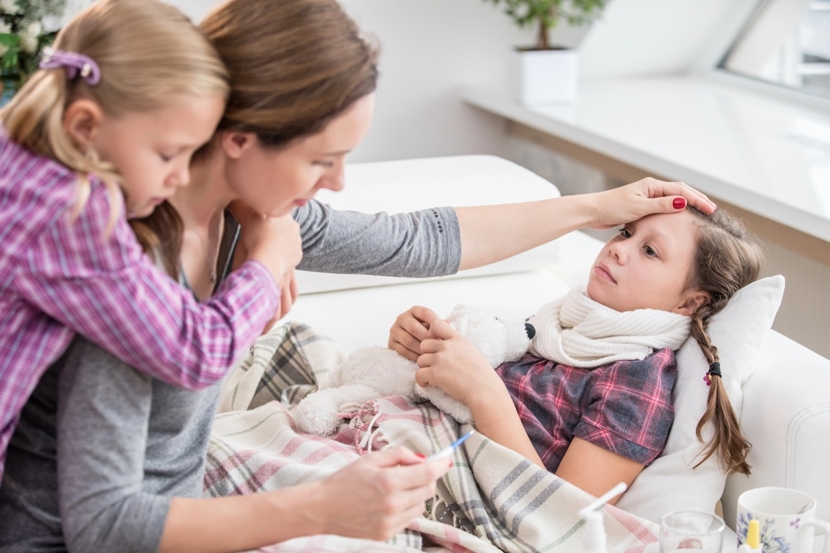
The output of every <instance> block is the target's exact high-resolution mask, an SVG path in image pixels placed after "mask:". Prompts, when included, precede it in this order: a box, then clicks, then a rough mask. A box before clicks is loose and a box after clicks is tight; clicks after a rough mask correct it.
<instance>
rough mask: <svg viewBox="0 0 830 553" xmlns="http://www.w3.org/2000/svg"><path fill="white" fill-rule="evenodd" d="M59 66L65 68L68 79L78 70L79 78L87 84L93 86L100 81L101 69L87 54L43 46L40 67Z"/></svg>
mask: <svg viewBox="0 0 830 553" xmlns="http://www.w3.org/2000/svg"><path fill="white" fill-rule="evenodd" d="M59 67H65V68H66V78H67V79H69V80H70V81H71V80H72V79H74V78H75V77H77V76H78V73H79V72H80V75H81V78H83V80H85V81H86V84H88V85H89V86H95V85H97V84H98V83H100V82H101V70H100V69H99V68H98V64H97V63H95V61H94V60H93V59H92V58H90V57H89V56H85V55H83V54H78V53H76V52H64V51H62V50H55V49H54V48H51V47H48V46H47V47H46V48H44V49H43V59H42V60H41V61H40V68H41V69H58V68H59Z"/></svg>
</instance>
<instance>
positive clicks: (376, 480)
mask: <svg viewBox="0 0 830 553" xmlns="http://www.w3.org/2000/svg"><path fill="white" fill-rule="evenodd" d="M450 465H451V462H450V461H449V460H447V459H441V460H438V461H431V462H427V461H424V459H423V456H418V455H416V454H415V453H413V452H411V451H410V450H408V449H406V448H404V447H396V448H393V449H389V450H386V451H381V452H379V453H372V454H370V455H366V456H365V457H362V458H361V459H359V460H357V461H355V462H354V463H352V464H351V465H349V466H348V467H346V468H344V469H342V470H340V471H338V472H336V473H334V474H333V475H331V476H329V477H328V478H326V479H325V480H322V481H320V482H317V483H315V484H312V485H311V486H313V488H314V491H313V492H311V497H310V498H311V499H312V500H313V502H314V503H316V505H317V508H315V509H309V510H308V516H309V517H313V518H314V519H316V521H313V523H312V526H313V527H316V528H320V529H321V531H320V532H319V533H321V534H337V535H340V536H347V537H353V538H363V539H371V540H378V541H383V540H388V539H389V538H391V537H392V536H394V535H395V534H397V533H398V532H401V531H402V530H403V529H404V528H406V526H407V525H408V524H409V523H410V522H411V521H412V520H413V519H415V518H417V517H419V516H421V515H422V514H423V512H424V508H425V505H424V502H425V501H426V500H428V499H430V498H431V497H433V496H434V495H435V481H436V480H437V479H438V478H440V477H441V476H443V475H444V474H446V472H447V470H448V469H449V468H450Z"/></svg>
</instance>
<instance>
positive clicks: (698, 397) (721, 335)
mask: <svg viewBox="0 0 830 553" xmlns="http://www.w3.org/2000/svg"><path fill="white" fill-rule="evenodd" d="M783 295H784V277H783V276H781V275H777V276H772V277H767V278H764V279H761V280H758V281H756V282H753V283H752V284H750V285H749V286H746V287H745V288H743V289H741V290H739V291H738V292H737V293H736V294H735V296H734V297H733V298H732V300H730V302H729V304H728V305H727V306H726V308H724V310H723V311H721V312H720V313H718V314H717V315H715V316H714V317H712V320H711V322H710V323H709V327H708V329H707V331H708V334H709V337H710V339H711V340H712V344H714V345H715V346H717V348H718V357H719V358H720V363H721V372H722V373H723V383H724V384H725V385H726V390H727V394H728V395H729V399H730V400H731V402H732V405H733V407H734V408H735V412H736V413H738V414H739V416H740V412H741V405H742V402H743V393H742V391H741V387H742V386H743V384H744V382H746V380H747V379H748V378H749V376H750V375H751V374H752V372H753V371H754V370H755V367H756V365H757V362H758V354H759V352H760V350H761V345H762V344H763V343H764V338H765V337H766V334H767V331H768V330H769V329H770V328H771V327H772V321H773V320H774V319H775V314H776V313H777V312H778V307H779V306H780V305H781V298H782V297H783ZM677 369H678V378H677V384H675V387H674V393H673V399H674V412H675V414H674V424H673V425H672V428H671V431H670V433H669V439H668V442H667V443H666V448H665V449H664V450H663V453H662V454H661V455H660V457H658V458H657V459H656V460H655V461H654V463H652V464H651V465H649V466H648V467H646V468H645V470H643V472H642V473H640V475H639V476H638V477H637V479H636V480H635V481H634V483H633V484H632V486H631V488H630V489H629V490H628V491H627V492H626V493H625V494H624V495H623V496H622V497H621V498H620V500H619V501H618V502H617V507H619V508H621V509H624V510H626V511H628V512H631V513H634V514H636V515H639V516H641V517H644V518H647V519H651V520H654V521H659V520H660V517H661V516H663V515H664V514H666V513H670V512H672V511H678V510H694V511H704V512H710V513H711V512H714V509H715V504H716V503H717V502H718V501H719V500H720V498H721V496H722V495H723V489H724V486H725V484H726V473H725V472H724V471H723V470H722V469H721V468H719V467H718V462H717V460H716V456H715V455H713V456H712V457H710V458H709V459H708V460H707V461H706V462H705V463H703V464H702V465H701V466H699V467H698V468H696V469H693V467H694V466H695V465H696V464H697V463H698V462H700V459H701V458H700V457H699V456H698V455H699V453H700V452H701V451H703V449H704V447H705V445H704V444H701V443H700V442H699V441H698V440H697V437H696V436H695V428H697V423H698V421H699V420H700V417H701V416H702V415H703V413H704V412H705V411H706V398H707V397H708V395H709V387H708V386H707V385H706V383H705V381H704V379H703V378H704V376H705V375H706V373H707V372H708V370H709V365H708V363H707V362H706V358H705V357H704V356H703V352H702V351H701V350H700V347H699V346H698V345H697V342H696V341H695V339H694V338H691V337H690V338H689V339H688V340H686V342H685V343H684V344H683V346H681V348H680V350H679V351H678V353H677ZM710 436H711V431H710V432H709V433H707V432H706V431H704V434H703V437H704V439H705V440H706V441H708V439H709V437H710Z"/></svg>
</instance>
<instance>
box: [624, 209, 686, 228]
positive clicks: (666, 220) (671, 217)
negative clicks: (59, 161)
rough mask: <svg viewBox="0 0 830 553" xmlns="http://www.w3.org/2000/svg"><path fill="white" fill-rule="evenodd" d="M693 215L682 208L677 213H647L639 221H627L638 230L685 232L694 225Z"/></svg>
mask: <svg viewBox="0 0 830 553" xmlns="http://www.w3.org/2000/svg"><path fill="white" fill-rule="evenodd" d="M694 224H695V223H694V215H692V214H691V213H690V212H688V211H686V210H683V211H680V212H678V213H658V214H655V215H648V216H646V217H643V218H642V219H640V220H639V221H634V222H632V223H629V225H630V226H631V227H633V228H634V229H635V230H638V231H646V230H648V231H652V232H659V233H665V234H686V233H688V232H689V230H690V229H691V228H693V226H694Z"/></svg>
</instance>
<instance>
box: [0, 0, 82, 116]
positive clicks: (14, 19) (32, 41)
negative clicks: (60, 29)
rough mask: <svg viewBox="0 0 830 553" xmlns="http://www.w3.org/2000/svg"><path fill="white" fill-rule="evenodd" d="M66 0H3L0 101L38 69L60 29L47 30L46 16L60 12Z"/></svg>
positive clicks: (1, 4) (58, 14)
mask: <svg viewBox="0 0 830 553" xmlns="http://www.w3.org/2000/svg"><path fill="white" fill-rule="evenodd" d="M65 8H66V0H0V84H2V94H0V105H5V104H6V103H7V102H8V101H9V100H10V99H11V97H12V96H14V93H15V92H17V91H18V89H19V88H20V87H21V86H22V85H23V83H24V82H26V79H27V78H28V77H29V75H31V74H32V73H34V71H35V70H36V69H37V65H38V63H39V62H40V55H41V52H42V51H43V48H44V47H45V46H48V45H50V44H52V41H53V40H54V39H55V35H56V34H57V32H56V31H49V32H46V31H44V30H43V20H44V18H47V17H50V16H60V15H61V14H63V11H64V9H65Z"/></svg>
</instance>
